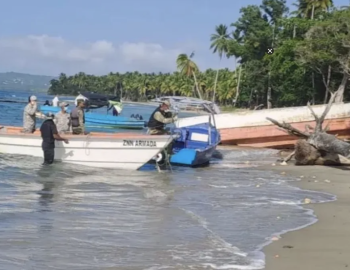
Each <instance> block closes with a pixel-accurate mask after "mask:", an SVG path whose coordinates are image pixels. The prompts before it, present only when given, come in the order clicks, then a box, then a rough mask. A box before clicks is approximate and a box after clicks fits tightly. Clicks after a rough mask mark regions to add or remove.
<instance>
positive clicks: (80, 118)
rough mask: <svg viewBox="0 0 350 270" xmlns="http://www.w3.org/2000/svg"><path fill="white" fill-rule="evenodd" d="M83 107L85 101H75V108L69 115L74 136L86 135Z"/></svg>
mask: <svg viewBox="0 0 350 270" xmlns="http://www.w3.org/2000/svg"><path fill="white" fill-rule="evenodd" d="M84 107H85V101H84V100H83V99H79V100H77V107H76V108H75V109H74V110H73V111H72V112H71V113H70V119H71V121H72V132H73V134H75V135H81V134H86V132H85V113H84Z"/></svg>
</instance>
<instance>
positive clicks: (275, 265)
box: [263, 165, 350, 270]
mask: <svg viewBox="0 0 350 270" xmlns="http://www.w3.org/2000/svg"><path fill="white" fill-rule="evenodd" d="M271 169H272V170H274V171H276V172H277V173H280V174H281V173H282V174H284V173H285V175H286V176H295V177H301V181H298V182H293V183H292V185H296V186H298V187H299V188H302V189H306V190H314V191H317V192H327V193H331V194H334V195H336V196H337V200H336V201H334V202H328V203H318V204H313V203H312V202H311V203H310V204H309V205H304V207H305V208H309V209H312V210H313V211H314V214H315V215H316V216H317V219H318V221H317V222H316V223H314V224H313V225H310V226H308V227H306V228H303V229H300V230H296V231H292V232H288V233H286V234H284V235H282V236H281V239H279V240H277V241H274V242H273V243H272V244H270V245H268V246H266V247H265V248H264V249H263V251H264V252H265V255H266V267H265V269H266V270H292V269H293V270H295V269H308V270H316V269H317V270H323V269H324V270H329V269H332V270H337V269H347V268H349V267H350V258H349V254H350V246H349V239H348V236H349V235H350V226H349V225H350V215H349V213H350V208H349V204H350V196H349V195H350V179H349V172H350V168H347V167H338V168H331V167H326V166H305V167H302V166H294V165H288V166H279V165H277V166H274V167H271Z"/></svg>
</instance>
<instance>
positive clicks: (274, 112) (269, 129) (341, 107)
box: [176, 103, 350, 148]
mask: <svg viewBox="0 0 350 270" xmlns="http://www.w3.org/2000/svg"><path fill="white" fill-rule="evenodd" d="M325 107H326V105H316V106H312V108H313V110H314V111H315V113H316V114H317V115H321V114H322V113H323V111H324V110H325ZM266 117H270V118H272V119H275V120H277V121H278V122H283V121H284V122H286V123H290V124H292V126H293V127H295V128H297V129H299V130H305V126H306V125H310V126H311V127H314V126H315V121H314V118H313V116H312V115H311V113H310V110H309V109H308V107H307V106H303V107H290V108H276V109H270V110H256V111H243V112H235V113H224V114H216V115H215V116H214V119H215V124H216V127H217V129H218V130H219V131H220V135H221V142H222V144H226V145H240V146H252V147H266V148H289V147H293V146H294V143H295V141H296V137H294V136H291V135H288V134H287V133H285V132H284V131H282V130H280V129H278V128H277V127H276V126H275V125H273V124H272V123H271V122H270V121H268V120H267V119H266ZM207 118H208V117H207V116H196V117H188V118H181V119H179V120H178V122H177V123H176V125H177V126H178V127H186V126H191V125H195V124H200V123H205V122H207ZM324 125H329V131H328V132H329V133H331V134H338V136H339V138H350V103H345V104H333V106H332V108H331V110H330V111H329V113H328V114H327V117H326V119H325V121H324Z"/></svg>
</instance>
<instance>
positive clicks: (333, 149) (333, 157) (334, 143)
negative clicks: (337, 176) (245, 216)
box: [266, 91, 350, 165]
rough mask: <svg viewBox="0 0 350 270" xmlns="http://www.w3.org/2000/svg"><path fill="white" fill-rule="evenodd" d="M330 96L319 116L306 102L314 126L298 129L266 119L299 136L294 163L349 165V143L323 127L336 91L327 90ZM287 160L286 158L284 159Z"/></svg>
mask: <svg viewBox="0 0 350 270" xmlns="http://www.w3.org/2000/svg"><path fill="white" fill-rule="evenodd" d="M329 93H330V95H331V97H330V99H329V102H328V104H327V105H326V108H325V110H324V111H323V113H322V115H321V116H318V115H316V113H315V112H314V110H313V108H312V107H311V105H310V103H308V104H307V107H308V108H309V110H310V112H311V114H312V116H313V117H314V119H315V122H316V125H315V127H311V126H310V125H306V126H305V131H301V130H298V129H296V128H294V127H292V125H291V124H289V123H286V122H282V123H280V122H278V121H276V120H274V119H272V118H269V117H267V118H266V119H267V120H269V121H270V122H272V123H273V124H275V125H276V126H278V127H279V128H280V129H282V130H283V131H285V132H286V133H288V134H290V135H292V136H296V137H299V138H300V139H299V140H298V141H297V142H296V144H295V151H294V159H295V164H296V165H350V143H348V142H346V141H344V140H341V139H339V138H337V136H334V135H332V134H329V133H327V131H328V130H329V126H328V125H327V126H326V127H325V128H323V122H324V120H325V118H326V116H327V114H328V112H329V111H330V109H331V107H332V104H333V103H334V101H335V98H336V96H337V95H338V91H335V92H329ZM285 161H286V162H287V159H285Z"/></svg>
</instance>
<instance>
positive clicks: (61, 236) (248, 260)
mask: <svg viewBox="0 0 350 270" xmlns="http://www.w3.org/2000/svg"><path fill="white" fill-rule="evenodd" d="M45 99H49V98H47V97H44V98H43V100H45ZM0 105H1V104H0ZM5 106H10V105H9V104H7V105H5ZM16 106H17V105H16ZM8 109H10V108H8ZM12 113H13V114H15V112H13V111H12ZM16 113H17V114H16V115H13V117H12V116H11V117H12V118H11V119H12V120H11V121H12V122H13V121H18V124H19V125H20V123H21V121H22V111H17V112H16ZM134 113H135V112H134ZM0 118H1V116H0ZM8 119H9V118H6V119H0V120H1V121H3V122H6V121H9V120H8ZM13 119H15V120H13ZM18 119H20V120H18ZM12 122H11V123H12ZM6 123H7V122H6ZM220 152H221V155H219V154H218V155H216V157H217V159H215V160H214V161H213V164H211V166H210V167H207V168H199V169H186V168H179V167H173V172H172V173H170V172H163V173H157V172H156V171H155V170H154V169H150V168H149V169H148V170H145V171H136V172H130V171H122V170H119V171H117V170H99V169H93V168H84V167H77V166H70V165H67V164H59V163H58V164H54V165H53V166H49V167H41V166H40V163H41V162H42V160H41V159H40V158H32V157H31V158H28V157H22V156H11V155H0V168H1V174H0V268H1V269H6V270H17V269H18V270H19V269H24V268H25V269H36V270H49V269H71V270H78V269H79V270H80V269H82V270H90V269H91V270H106V269H132V270H139V269H140V270H141V269H148V270H158V269H194V270H196V269H232V270H235V269H236V270H239V269H243V270H250V269H252V270H253V269H262V268H263V267H264V254H263V253H262V252H261V251H260V250H261V248H262V247H263V246H264V245H266V244H267V243H269V242H270V241H271V237H272V236H276V235H279V234H281V233H284V232H286V231H289V230H294V229H296V228H302V227H303V226H306V225H308V224H311V223H313V222H315V221H316V218H315V216H314V214H313V213H312V211H310V210H306V209H304V208H303V207H302V206H303V204H304V200H305V198H308V199H310V200H311V201H312V202H314V203H320V202H326V201H331V200H334V199H335V197H334V196H332V195H330V194H325V193H317V192H312V191H307V190H301V189H299V188H296V187H293V186H291V185H289V182H290V181H295V179H293V178H290V177H288V176H285V175H284V176H282V175H278V174H275V173H272V172H269V171H263V170H260V169H259V167H258V166H259V165H264V164H271V163H273V162H275V160H276V151H274V150H252V149H237V148H236V149H232V148H227V147H224V148H220Z"/></svg>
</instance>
